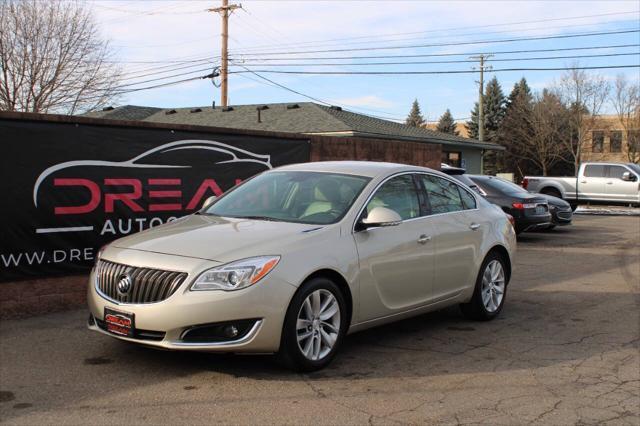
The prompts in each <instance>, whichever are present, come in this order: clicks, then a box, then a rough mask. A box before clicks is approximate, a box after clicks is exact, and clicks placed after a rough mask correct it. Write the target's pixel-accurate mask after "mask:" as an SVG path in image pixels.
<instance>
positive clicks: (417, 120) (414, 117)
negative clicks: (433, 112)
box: [405, 99, 424, 127]
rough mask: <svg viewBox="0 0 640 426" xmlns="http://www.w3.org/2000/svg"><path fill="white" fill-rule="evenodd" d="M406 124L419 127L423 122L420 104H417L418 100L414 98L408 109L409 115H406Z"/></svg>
mask: <svg viewBox="0 0 640 426" xmlns="http://www.w3.org/2000/svg"><path fill="white" fill-rule="evenodd" d="M405 124H406V125H407V126H413V127H420V126H421V125H422V124H424V117H423V116H422V112H421V111H420V104H418V100H417V99H415V100H414V101H413V105H411V111H409V115H408V116H407V120H406V121H405Z"/></svg>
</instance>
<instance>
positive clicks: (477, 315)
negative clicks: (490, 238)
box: [460, 251, 509, 321]
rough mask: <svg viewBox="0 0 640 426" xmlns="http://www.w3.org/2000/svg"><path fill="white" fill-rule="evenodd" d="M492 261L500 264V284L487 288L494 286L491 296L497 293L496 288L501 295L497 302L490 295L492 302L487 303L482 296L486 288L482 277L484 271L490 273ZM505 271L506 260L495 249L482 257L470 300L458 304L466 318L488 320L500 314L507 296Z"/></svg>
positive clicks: (506, 273) (507, 278)
mask: <svg viewBox="0 0 640 426" xmlns="http://www.w3.org/2000/svg"><path fill="white" fill-rule="evenodd" d="M494 262H497V263H499V264H500V267H501V271H502V286H498V285H494V286H493V287H489V288H494V290H493V291H494V292H495V293H493V295H492V296H494V295H496V294H497V293H498V290H501V291H502V297H501V298H500V300H499V302H498V303H497V304H496V303H495V301H496V298H494V297H490V299H491V302H492V303H489V304H487V303H485V301H484V300H486V299H484V298H483V291H484V292H485V293H486V290H487V286H486V285H485V284H484V281H485V280H484V278H485V272H487V271H489V273H490V271H491V270H490V268H491V267H492V265H494ZM507 271H508V268H507V265H506V260H505V259H504V257H503V256H501V255H500V254H499V253H497V252H495V251H494V252H491V253H489V254H488V255H487V257H486V258H485V259H484V262H482V266H481V267H480V271H479V272H478V278H477V279H476V286H475V288H474V290H473V297H472V298H471V301H469V303H462V304H460V310H461V311H462V314H463V315H464V316H465V317H466V318H468V319H472V320H476V321H489V320H492V319H494V318H495V317H497V316H498V315H499V314H500V312H501V311H502V308H503V307H504V302H505V300H506V298H507V287H508V281H509V276H508V272H507ZM497 281H498V280H496V282H497ZM489 294H491V292H489ZM483 299H484V300H483Z"/></svg>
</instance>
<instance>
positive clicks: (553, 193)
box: [540, 188, 562, 198]
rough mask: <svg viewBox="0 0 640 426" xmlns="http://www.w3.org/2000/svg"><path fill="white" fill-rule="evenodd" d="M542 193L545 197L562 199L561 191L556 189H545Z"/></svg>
mask: <svg viewBox="0 0 640 426" xmlns="http://www.w3.org/2000/svg"><path fill="white" fill-rule="evenodd" d="M540 192H541V193H542V194H544V195H551V196H552V197H557V198H562V194H560V191H558V190H557V189H554V188H543V189H542V191H540Z"/></svg>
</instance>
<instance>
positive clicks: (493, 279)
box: [482, 259, 505, 313]
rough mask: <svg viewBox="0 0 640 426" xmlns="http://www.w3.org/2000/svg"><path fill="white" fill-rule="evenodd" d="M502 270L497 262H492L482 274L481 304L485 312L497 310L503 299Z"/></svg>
mask: <svg viewBox="0 0 640 426" xmlns="http://www.w3.org/2000/svg"><path fill="white" fill-rule="evenodd" d="M504 289H505V278H504V268H503V267H502V264H501V263H500V262H499V261H498V260H495V259H494V260H492V261H491V262H489V263H488V264H487V267H486V268H485V270H484V273H483V274H482V303H483V304H484V307H485V309H486V310H487V312H490V313H493V312H495V311H497V310H498V308H499V307H500V304H501V303H502V299H503V298H504Z"/></svg>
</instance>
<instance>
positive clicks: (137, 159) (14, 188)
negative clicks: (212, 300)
mask: <svg viewBox="0 0 640 426" xmlns="http://www.w3.org/2000/svg"><path fill="white" fill-rule="evenodd" d="M0 143H1V145H0V146H1V148H2V156H3V157H2V178H1V181H0V190H1V191H2V200H3V201H2V216H1V217H2V228H1V231H0V272H1V273H0V281H9V280H15V279H20V278H28V277H38V276H51V275H58V274H68V273H74V272H83V271H86V270H87V269H88V268H89V267H90V266H91V265H92V264H93V262H94V259H95V256H96V254H97V251H98V250H99V248H100V247H101V246H102V245H104V244H106V243H108V242H110V241H112V240H114V239H116V238H119V237H121V236H124V235H128V234H131V233H134V232H138V231H141V230H144V229H147V228H149V227H153V226H157V225H160V224H163V223H166V222H167V221H172V220H175V219H176V218H178V217H180V216H184V215H187V214H191V213H193V212H194V211H195V210H196V209H199V208H200V207H201V206H202V203H203V201H204V200H205V199H206V198H208V197H209V196H211V195H220V194H222V192H224V191H226V190H227V189H229V188H231V187H233V186H234V185H236V184H237V183H239V182H241V181H243V180H245V179H247V178H249V177H251V176H253V175H255V174H257V173H260V172H263V171H265V170H269V169H271V168H273V167H277V166H279V165H283V164H289V163H297V162H305V161H309V141H307V140H294V139H290V140H287V139H278V138H268V137H261V136H239V135H230V134H212V133H198V132H191V131H188V132H187V131H171V130H164V129H151V128H142V127H140V128H127V127H107V126H94V125H77V124H69V123H53V122H30V121H12V120H0Z"/></svg>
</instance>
